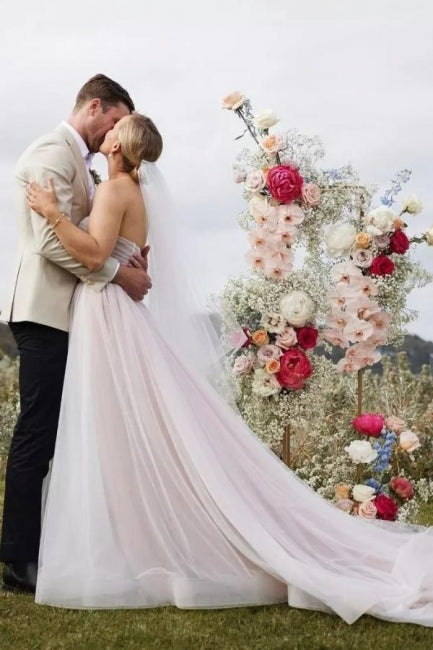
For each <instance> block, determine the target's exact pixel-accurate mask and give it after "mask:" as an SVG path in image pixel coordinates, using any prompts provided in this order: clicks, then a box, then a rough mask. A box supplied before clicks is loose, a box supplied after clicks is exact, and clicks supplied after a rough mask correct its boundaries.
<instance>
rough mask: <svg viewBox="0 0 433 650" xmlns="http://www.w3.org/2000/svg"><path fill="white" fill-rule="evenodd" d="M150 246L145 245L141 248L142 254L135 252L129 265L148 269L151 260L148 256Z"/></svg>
mask: <svg viewBox="0 0 433 650" xmlns="http://www.w3.org/2000/svg"><path fill="white" fill-rule="evenodd" d="M149 251H150V246H145V247H144V248H142V249H141V255H139V254H138V253H135V255H133V256H132V257H131V259H130V260H129V262H128V266H133V267H134V268H136V269H144V270H145V271H147V268H148V264H149V260H148V258H147V256H148V255H149Z"/></svg>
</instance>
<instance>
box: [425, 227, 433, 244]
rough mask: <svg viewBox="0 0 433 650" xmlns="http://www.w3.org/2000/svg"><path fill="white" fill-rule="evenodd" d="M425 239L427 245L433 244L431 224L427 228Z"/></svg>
mask: <svg viewBox="0 0 433 650" xmlns="http://www.w3.org/2000/svg"><path fill="white" fill-rule="evenodd" d="M425 239H426V242H427V244H428V245H429V246H433V226H430V228H429V229H428V230H427V232H426V234H425Z"/></svg>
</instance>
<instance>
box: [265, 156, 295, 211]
mask: <svg viewBox="0 0 433 650" xmlns="http://www.w3.org/2000/svg"><path fill="white" fill-rule="evenodd" d="M302 183H303V180H302V176H301V175H300V173H299V172H298V170H297V169H295V168H294V167H291V166H290V165H277V166H276V167H272V169H271V170H270V171H269V173H268V179H267V184H268V189H269V192H270V193H271V196H272V197H273V198H274V199H276V200H277V201H280V203H290V202H291V201H293V200H294V199H298V198H299V197H300V196H301V191H302Z"/></svg>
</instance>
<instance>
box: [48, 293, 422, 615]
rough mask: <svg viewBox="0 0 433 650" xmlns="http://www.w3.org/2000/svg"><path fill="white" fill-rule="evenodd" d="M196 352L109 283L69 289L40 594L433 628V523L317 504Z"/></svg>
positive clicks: (60, 599)
mask: <svg viewBox="0 0 433 650" xmlns="http://www.w3.org/2000/svg"><path fill="white" fill-rule="evenodd" d="M175 317H176V315H175V314H173V318H175ZM191 346H194V341H193V340H191V341H169V342H168V341H165V340H164V339H163V338H162V337H161V335H160V333H159V331H158V328H157V326H156V324H155V322H154V321H153V319H152V316H151V314H150V313H149V311H148V309H147V308H146V307H145V305H144V304H142V303H134V302H132V301H131V300H130V299H129V298H128V297H127V296H126V294H125V293H124V292H123V291H122V289H120V288H119V287H117V286H116V285H112V284H110V285H108V286H107V287H106V288H105V289H104V290H103V291H102V292H100V293H95V292H93V291H92V290H91V289H89V288H88V287H86V286H85V285H79V286H78V288H77V290H76V292H75V295H74V301H73V310H72V323H71V335H70V348H69V356H68V363H67V369H66V375H65V384H64V391H63V399H62V408H61V414H60V421H59V429H58V436H57V444H56V450H55V455H54V460H53V465H52V471H51V477H50V483H49V489H48V497H47V502H46V508H45V514H44V519H43V530H42V539H41V550H40V563H39V564H40V566H39V575H38V583H37V591H36V602H38V603H44V604H49V605H56V606H61V607H70V608H122V607H128V608H132V607H159V606H164V605H175V606H177V607H180V608H222V607H239V606H245V605H260V604H263V605H264V604H273V603H283V602H287V603H289V604H290V605H292V606H295V607H304V608H309V609H318V610H323V611H327V612H334V613H336V614H338V615H339V616H341V617H342V618H343V619H344V620H345V621H347V622H348V623H351V622H353V621H355V620H356V619H357V618H358V617H359V616H361V615H362V614H363V613H369V614H372V615H374V616H377V617H379V618H383V619H387V620H391V621H402V622H403V621H408V622H413V623H420V624H423V625H431V626H433V561H432V558H433V537H432V531H431V530H430V529H418V530H412V529H410V528H408V527H405V526H401V525H398V524H395V525H392V524H391V525H389V526H380V525H375V524H374V523H371V522H367V521H364V520H361V519H359V518H355V517H350V516H348V515H347V514H345V513H343V512H341V511H339V510H338V509H337V508H335V507H334V506H333V505H331V504H330V503H328V502H326V501H324V500H323V499H322V498H321V497H319V496H318V495H317V494H316V493H315V492H314V491H313V490H311V489H310V488H309V487H307V486H306V485H305V484H304V483H303V482H302V481H301V480H300V479H298V478H297V477H296V476H295V475H294V474H293V473H292V472H291V471H290V470H289V469H288V468H287V467H286V466H285V465H284V464H283V463H282V462H281V461H280V460H279V459H278V458H277V457H276V456H275V455H274V454H273V453H272V452H271V451H270V450H269V449H268V448H267V447H266V446H265V445H264V444H263V443H262V442H261V441H260V440H259V439H258V438H257V437H256V436H255V435H254V434H253V433H252V432H251V431H250V429H249V428H248V427H247V425H246V424H245V423H244V422H243V420H242V419H241V418H240V416H239V415H238V414H236V413H235V412H234V411H233V410H232V409H231V408H230V407H229V406H227V404H226V403H225V402H224V401H223V399H222V398H221V397H220V396H219V394H218V393H217V392H216V391H215V390H214V389H213V388H212V387H211V386H210V385H209V384H208V383H207V382H205V381H204V380H203V379H202V377H201V376H200V375H199V374H198V373H196V372H195V371H194V370H193V369H192V368H191V367H190V364H189V363H188V349H189V348H190V347H191Z"/></svg>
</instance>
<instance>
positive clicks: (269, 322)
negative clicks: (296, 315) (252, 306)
mask: <svg viewBox="0 0 433 650" xmlns="http://www.w3.org/2000/svg"><path fill="white" fill-rule="evenodd" d="M261 324H262V326H263V328H264V329H265V330H267V331H268V332H270V333H271V334H281V332H282V331H283V330H284V328H285V327H286V321H285V319H284V318H283V317H282V316H281V314H275V313H273V314H263V316H262V322H261Z"/></svg>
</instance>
